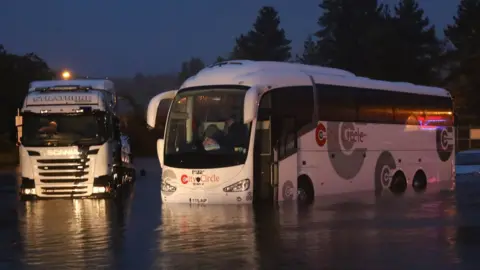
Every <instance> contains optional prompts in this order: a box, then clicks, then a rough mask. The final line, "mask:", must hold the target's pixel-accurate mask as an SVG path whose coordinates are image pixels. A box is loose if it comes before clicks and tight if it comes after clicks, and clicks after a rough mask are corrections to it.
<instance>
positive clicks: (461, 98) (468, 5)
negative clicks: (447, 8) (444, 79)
mask: <svg viewBox="0 0 480 270" xmlns="http://www.w3.org/2000/svg"><path fill="white" fill-rule="evenodd" d="M479 18H480V0H462V1H461V2H460V4H459V5H458V9H457V15H456V16H455V17H454V23H453V24H451V25H448V26H447V27H446V29H445V36H446V37H447V38H448V39H449V41H450V42H451V43H452V44H453V46H454V47H455V48H454V49H453V50H451V51H450V52H449V55H450V61H451V62H450V66H451V74H450V76H449V78H448V82H449V84H450V89H451V92H452V94H453V95H454V97H455V103H456V106H457V110H458V112H459V113H463V114H472V115H475V116H476V117H477V118H480V113H479V112H478V109H477V107H478V104H479V102H480V92H479V89H480V76H479V75H478V74H480V19H479Z"/></svg>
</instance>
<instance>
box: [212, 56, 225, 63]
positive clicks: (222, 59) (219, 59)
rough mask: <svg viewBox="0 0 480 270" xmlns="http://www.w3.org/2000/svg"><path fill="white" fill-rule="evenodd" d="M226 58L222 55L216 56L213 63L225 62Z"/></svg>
mask: <svg viewBox="0 0 480 270" xmlns="http://www.w3.org/2000/svg"><path fill="white" fill-rule="evenodd" d="M227 60H228V59H227V58H225V57H223V56H218V57H217V60H215V63H220V62H225V61H227Z"/></svg>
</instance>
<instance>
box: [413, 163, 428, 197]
mask: <svg viewBox="0 0 480 270" xmlns="http://www.w3.org/2000/svg"><path fill="white" fill-rule="evenodd" d="M412 187H413V190H414V191H415V192H422V191H425V190H426V189H427V175H426V174H425V172H424V171H423V170H422V169H419V170H417V172H415V175H414V176H413V180H412Z"/></svg>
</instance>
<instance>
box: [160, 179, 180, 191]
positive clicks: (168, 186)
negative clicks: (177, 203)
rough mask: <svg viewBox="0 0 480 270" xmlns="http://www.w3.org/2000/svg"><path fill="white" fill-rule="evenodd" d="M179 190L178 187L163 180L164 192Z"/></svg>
mask: <svg viewBox="0 0 480 270" xmlns="http://www.w3.org/2000/svg"><path fill="white" fill-rule="evenodd" d="M176 190H177V188H176V187H174V186H172V185H170V184H169V183H167V182H165V181H162V191H163V192H175V191H176Z"/></svg>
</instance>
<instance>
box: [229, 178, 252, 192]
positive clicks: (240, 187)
mask: <svg viewBox="0 0 480 270" xmlns="http://www.w3.org/2000/svg"><path fill="white" fill-rule="evenodd" d="M249 188H250V179H243V180H240V181H238V182H236V183H234V184H231V185H230V186H228V187H224V188H223V191H225V192H242V191H246V190H248V189H249Z"/></svg>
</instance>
